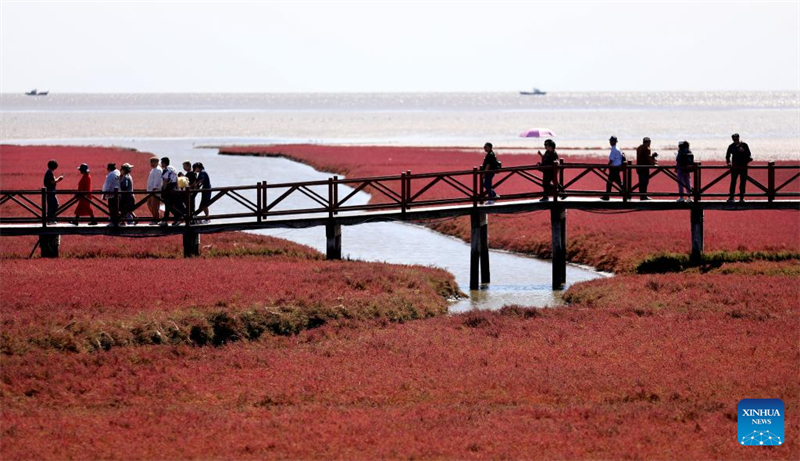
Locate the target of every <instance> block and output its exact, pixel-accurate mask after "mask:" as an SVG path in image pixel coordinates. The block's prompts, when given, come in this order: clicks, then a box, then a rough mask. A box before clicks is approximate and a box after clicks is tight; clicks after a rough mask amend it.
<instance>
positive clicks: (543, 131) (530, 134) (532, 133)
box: [519, 128, 556, 138]
mask: <svg viewBox="0 0 800 461" xmlns="http://www.w3.org/2000/svg"><path fill="white" fill-rule="evenodd" d="M555 135H556V133H555V132H554V131H553V130H550V129H547V128H534V129H532V130H528V131H525V132H523V133H522V134H521V135H519V137H520V138H545V137H554V136H555Z"/></svg>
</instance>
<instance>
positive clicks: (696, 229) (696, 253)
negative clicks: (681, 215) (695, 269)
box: [690, 205, 703, 264]
mask: <svg viewBox="0 0 800 461" xmlns="http://www.w3.org/2000/svg"><path fill="white" fill-rule="evenodd" d="M691 213H692V217H691V220H692V255H691V258H690V259H691V262H692V263H695V264H697V263H700V261H701V260H702V259H703V209H702V208H700V207H699V206H697V205H695V206H692V211H691Z"/></svg>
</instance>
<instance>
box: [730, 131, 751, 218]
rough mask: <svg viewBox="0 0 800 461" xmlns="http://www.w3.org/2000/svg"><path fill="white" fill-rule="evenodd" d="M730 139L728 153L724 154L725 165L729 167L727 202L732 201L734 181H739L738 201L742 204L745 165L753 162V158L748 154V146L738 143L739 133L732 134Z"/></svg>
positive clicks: (734, 187)
mask: <svg viewBox="0 0 800 461" xmlns="http://www.w3.org/2000/svg"><path fill="white" fill-rule="evenodd" d="M731 139H733V143H731V145H730V146H728V151H727V152H726V153H725V163H727V164H728V166H729V167H731V190H730V195H729V196H728V201H729V202H732V201H733V194H734V192H735V191H736V180H737V179H739V201H740V202H744V192H745V188H746V187H747V164H748V163H750V162H752V161H753V156H752V155H751V154H750V146H748V145H747V143H745V142H740V141H739V133H734V134H733V135H732V136H731Z"/></svg>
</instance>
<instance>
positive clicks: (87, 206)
mask: <svg viewBox="0 0 800 461" xmlns="http://www.w3.org/2000/svg"><path fill="white" fill-rule="evenodd" d="M78 171H80V172H81V179H80V181H78V192H85V193H84V194H77V195H76V197H77V198H78V206H77V207H75V219H73V220H72V221H71V222H72V224H73V225H75V226H77V225H78V218H80V217H81V216H88V217H90V218H92V220H91V222H89V225H90V226H96V225H97V220H96V219H94V210H93V209H92V205H91V200H92V194H91V191H92V175H91V174H89V165H87V164H85V163H81V166H79V167H78Z"/></svg>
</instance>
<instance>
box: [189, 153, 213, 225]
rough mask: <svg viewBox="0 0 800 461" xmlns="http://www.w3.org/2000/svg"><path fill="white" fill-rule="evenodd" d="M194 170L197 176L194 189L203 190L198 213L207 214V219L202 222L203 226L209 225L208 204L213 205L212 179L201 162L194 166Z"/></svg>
mask: <svg viewBox="0 0 800 461" xmlns="http://www.w3.org/2000/svg"><path fill="white" fill-rule="evenodd" d="M192 170H193V171H194V172H195V173H196V174H197V182H196V183H195V184H196V186H195V187H194V188H195V189H203V192H202V198H201V199H200V205H199V206H198V207H197V212H196V213H200V212H201V211H202V212H203V213H205V216H206V217H205V219H204V220H203V221H201V224H208V223H209V221H208V204H209V203H211V191H210V190H208V189H211V179H210V178H209V177H208V173H206V168H205V167H204V166H203V164H202V163H200V162H197V163H195V164H194V165H192Z"/></svg>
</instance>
